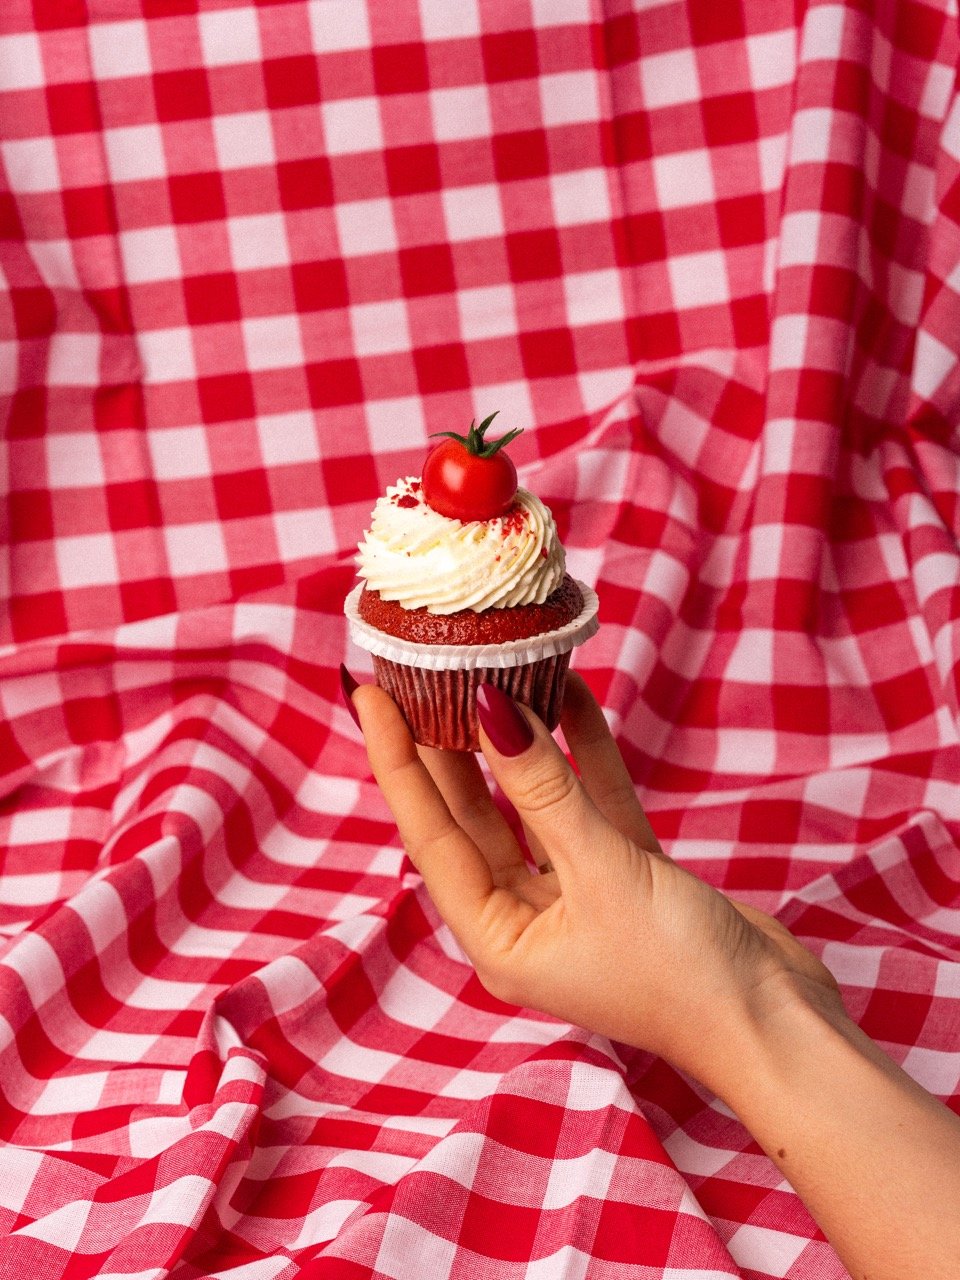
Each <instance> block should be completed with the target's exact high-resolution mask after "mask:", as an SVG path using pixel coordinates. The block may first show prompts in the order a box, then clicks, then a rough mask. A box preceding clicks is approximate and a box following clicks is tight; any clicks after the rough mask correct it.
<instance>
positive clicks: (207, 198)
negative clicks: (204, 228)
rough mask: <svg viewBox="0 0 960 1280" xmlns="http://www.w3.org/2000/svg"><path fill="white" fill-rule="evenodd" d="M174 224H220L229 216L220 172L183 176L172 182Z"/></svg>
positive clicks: (171, 206)
mask: <svg viewBox="0 0 960 1280" xmlns="http://www.w3.org/2000/svg"><path fill="white" fill-rule="evenodd" d="M169 186H170V211H171V213H172V214H173V220H174V222H216V221H219V220H220V219H221V218H223V217H224V216H225V215H226V212H227V206H226V203H225V201H224V198H223V179H222V178H221V176H220V174H219V173H183V174H178V175H173V176H171V177H170V179H169Z"/></svg>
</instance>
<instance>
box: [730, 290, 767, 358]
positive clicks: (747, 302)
mask: <svg viewBox="0 0 960 1280" xmlns="http://www.w3.org/2000/svg"><path fill="white" fill-rule="evenodd" d="M730 319H731V321H732V324H733V340H734V342H735V343H736V346H737V347H738V349H739V350H741V351H742V350H744V349H745V348H747V347H762V346H764V345H765V344H766V343H767V341H768V340H769V337H770V313H769V310H768V302H767V295H766V294H765V293H756V294H753V296H752V297H749V298H734V299H733V301H732V302H731V303H730Z"/></svg>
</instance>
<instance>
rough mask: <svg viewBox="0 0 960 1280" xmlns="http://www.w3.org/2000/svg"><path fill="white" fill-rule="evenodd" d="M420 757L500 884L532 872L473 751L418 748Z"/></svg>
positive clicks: (460, 825) (452, 813) (455, 818)
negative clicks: (495, 802) (496, 803)
mask: <svg viewBox="0 0 960 1280" xmlns="http://www.w3.org/2000/svg"><path fill="white" fill-rule="evenodd" d="M417 754H418V755H419V757H420V759H421V760H422V761H423V764H424V767H425V768H426V770H427V772H428V773H429V774H430V777H431V778H432V779H433V781H434V783H435V784H436V787H437V790H438V791H439V792H440V794H441V795H442V796H443V798H444V800H445V801H446V804H447V808H448V809H449V810H450V814H451V816H452V818H453V820H454V822H456V823H457V825H458V826H459V827H460V828H461V830H463V831H465V832H466V833H467V835H468V836H469V837H470V839H471V840H472V841H473V842H474V844H475V845H476V846H477V848H478V849H479V850H480V851H481V853H482V854H483V856H484V858H485V859H486V861H487V865H488V866H489V867H490V870H491V871H492V872H493V878H494V880H495V882H496V883H497V884H503V885H506V884H512V883H513V882H514V881H516V880H518V879H520V878H521V877H526V876H529V874H530V871H529V868H528V867H527V865H526V863H525V862H524V860H523V854H522V853H521V851H520V846H519V845H518V844H517V842H516V840H515V839H514V838H513V832H512V831H511V830H510V826H509V824H508V823H507V821H506V819H505V818H504V816H503V814H502V813H501V812H500V810H499V809H498V808H497V806H496V805H495V804H494V803H493V799H492V797H491V795H490V791H489V789H488V787H487V781H486V779H485V778H484V776H483V772H482V770H481V768H480V765H479V764H478V763H477V758H476V756H475V755H474V754H473V752H472V751H471V752H468V751H440V750H438V749H437V748H435V747H418V748H417Z"/></svg>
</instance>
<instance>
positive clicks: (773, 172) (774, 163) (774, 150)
mask: <svg viewBox="0 0 960 1280" xmlns="http://www.w3.org/2000/svg"><path fill="white" fill-rule="evenodd" d="M788 142H789V135H788V134H786V133H774V134H771V135H770V137H768V138H760V139H759V140H758V141H757V161H758V163H759V165H760V190H761V191H780V190H781V188H782V187H783V179H784V175H785V173H786V171H787V143H788Z"/></svg>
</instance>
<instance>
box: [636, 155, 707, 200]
mask: <svg viewBox="0 0 960 1280" xmlns="http://www.w3.org/2000/svg"><path fill="white" fill-rule="evenodd" d="M651 167H652V169H653V185H654V187H655V189H656V193H657V204H658V205H659V206H660V208H661V209H682V208H685V207H687V206H689V205H694V204H705V205H706V204H713V203H714V201H715V200H716V188H715V186H714V181H713V167H712V165H711V164H710V152H709V151H681V152H678V153H677V154H676V155H670V156H654V158H653V160H652V162H651Z"/></svg>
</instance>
